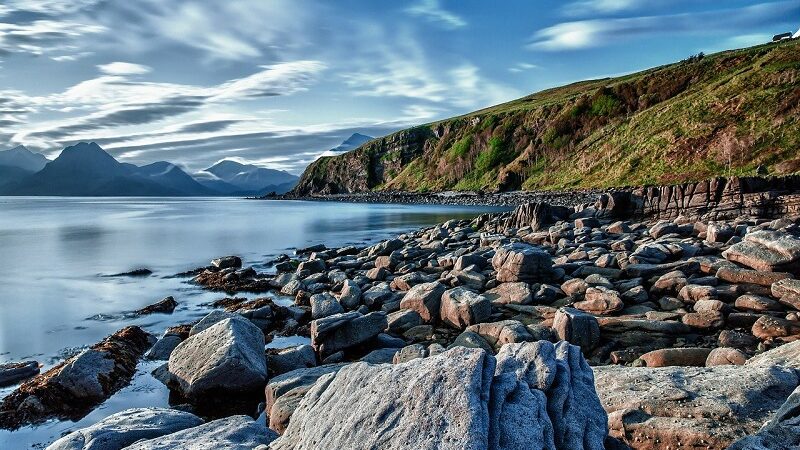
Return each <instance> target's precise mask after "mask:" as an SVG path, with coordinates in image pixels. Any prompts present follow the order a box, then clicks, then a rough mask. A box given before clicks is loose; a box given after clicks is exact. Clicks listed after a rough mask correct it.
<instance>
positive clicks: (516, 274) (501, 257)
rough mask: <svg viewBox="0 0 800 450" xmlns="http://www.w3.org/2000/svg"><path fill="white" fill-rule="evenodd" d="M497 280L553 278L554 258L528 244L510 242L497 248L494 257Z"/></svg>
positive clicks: (526, 280) (528, 280)
mask: <svg viewBox="0 0 800 450" xmlns="http://www.w3.org/2000/svg"><path fill="white" fill-rule="evenodd" d="M492 266H493V267H494V270H496V271H497V281H499V282H501V283H506V282H516V281H525V282H536V281H542V280H543V279H545V280H546V279H550V278H552V276H553V274H554V272H553V260H552V258H551V257H550V254H549V253H547V252H545V251H544V250H541V249H539V248H536V247H533V246H531V245H526V244H510V245H505V246H502V247H500V248H498V249H497V251H496V252H495V254H494V257H492Z"/></svg>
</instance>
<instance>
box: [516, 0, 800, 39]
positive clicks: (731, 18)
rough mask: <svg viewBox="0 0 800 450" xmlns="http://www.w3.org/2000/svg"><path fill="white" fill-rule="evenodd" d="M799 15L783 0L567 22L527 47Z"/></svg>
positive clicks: (696, 30)
mask: <svg viewBox="0 0 800 450" xmlns="http://www.w3.org/2000/svg"><path fill="white" fill-rule="evenodd" d="M798 14H800V3H798V2H796V1H782V2H772V3H761V4H757V5H752V6H748V7H744V8H736V9H721V10H716V11H704V12H700V13H683V14H671V15H662V16H642V17H627V18H613V19H594V20H581V21H574V22H565V23H560V24H556V25H554V26H551V27H548V28H545V29H542V30H540V31H538V32H537V33H535V34H534V36H533V38H532V40H531V42H530V43H529V44H528V46H527V47H528V48H529V49H532V50H544V51H561V50H580V49H586V48H592V47H599V46H603V45H607V44H609V43H613V42H620V41H628V40H631V39H637V38H641V37H647V36H653V35H658V34H662V33H670V34H671V35H673V36H674V35H677V34H702V33H709V32H720V31H730V30H732V29H737V28H741V29H747V28H752V27H755V26H759V25H764V24H768V23H773V22H775V21H779V20H782V19H783V18H785V17H791V16H797V15H798Z"/></svg>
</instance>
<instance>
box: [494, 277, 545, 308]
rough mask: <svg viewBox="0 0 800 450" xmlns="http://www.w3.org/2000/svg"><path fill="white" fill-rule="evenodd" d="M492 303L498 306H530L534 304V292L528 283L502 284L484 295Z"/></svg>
mask: <svg viewBox="0 0 800 450" xmlns="http://www.w3.org/2000/svg"><path fill="white" fill-rule="evenodd" d="M484 295H486V296H487V297H489V300H491V302H492V303H494V304H498V305H507V304H514V305H529V304H531V303H533V291H532V290H531V286H530V285H529V284H528V283H525V282H522V281H517V282H512V283H500V284H499V285H498V286H497V287H495V288H493V289H490V290H488V291H486V293H484Z"/></svg>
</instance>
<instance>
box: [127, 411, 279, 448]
mask: <svg viewBox="0 0 800 450" xmlns="http://www.w3.org/2000/svg"><path fill="white" fill-rule="evenodd" d="M277 437H278V435H277V434H276V433H275V432H274V431H272V430H270V429H269V428H267V427H266V426H265V425H264V424H263V423H261V422H256V421H254V420H253V419H252V418H250V417H247V416H231V417H226V418H224V419H219V420H214V421H212V422H208V423H206V424H203V425H200V426H197V427H194V428H188V429H186V430H183V431H178V432H177V433H172V434H168V435H166V436H161V437H158V438H155V439H149V440H146V441H141V442H137V443H136V444H133V445H131V446H129V447H125V450H175V449H192V450H206V449H208V450H211V449H225V450H252V449H253V448H255V447H257V446H259V445H268V444H269V443H271V442H272V441H274V440H275V439H276V438H277Z"/></svg>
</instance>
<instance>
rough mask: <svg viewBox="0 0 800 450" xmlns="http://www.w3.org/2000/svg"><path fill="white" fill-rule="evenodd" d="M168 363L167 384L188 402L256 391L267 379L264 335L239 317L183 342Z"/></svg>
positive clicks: (215, 325)
mask: <svg viewBox="0 0 800 450" xmlns="http://www.w3.org/2000/svg"><path fill="white" fill-rule="evenodd" d="M168 364H169V365H168V368H169V373H170V376H171V382H170V385H171V386H172V387H174V388H176V389H177V390H178V391H179V392H180V393H181V394H183V395H184V396H185V397H187V398H189V399H193V400H199V399H201V397H203V396H205V395H206V394H216V393H223V392H224V393H225V394H226V395H227V394H245V393H249V392H254V391H256V392H257V391H260V390H261V389H262V388H263V387H264V383H265V381H266V377H267V363H266V357H265V355H264V333H262V331H261V330H260V329H259V328H258V327H257V326H255V325H254V324H253V323H251V322H250V321H249V320H247V319H245V318H243V317H238V318H227V319H224V320H222V321H220V322H217V323H216V324H214V325H212V326H211V327H209V328H207V329H205V330H204V331H202V332H200V333H198V334H196V335H194V336H190V337H189V338H188V339H186V340H185V341H183V342H182V343H181V344H180V345H178V346H177V347H176V348H175V350H174V351H173V352H172V354H171V355H170V357H169V363H168Z"/></svg>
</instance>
